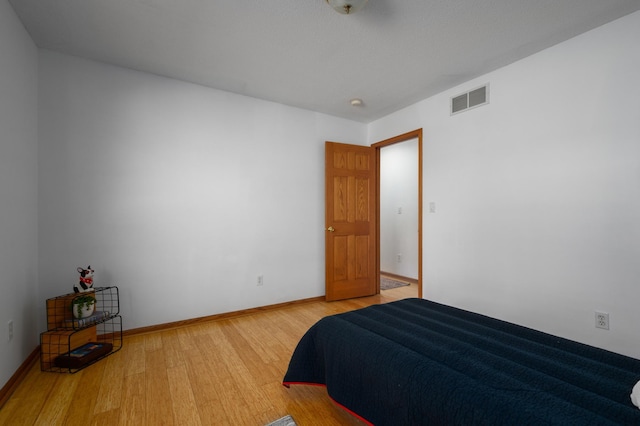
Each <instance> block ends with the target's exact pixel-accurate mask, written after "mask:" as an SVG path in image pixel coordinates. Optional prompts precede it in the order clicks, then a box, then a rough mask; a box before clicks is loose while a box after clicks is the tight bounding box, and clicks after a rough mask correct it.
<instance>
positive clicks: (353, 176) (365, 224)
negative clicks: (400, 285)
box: [325, 142, 378, 301]
mask: <svg viewBox="0 0 640 426" xmlns="http://www.w3.org/2000/svg"><path fill="white" fill-rule="evenodd" d="M375 175H376V168H375V150H374V149H373V148H371V147H368V146H360V145H347V144H341V143H335V142H327V143H326V145H325V222H326V228H325V236H326V237H325V268H326V300H328V301H331V300H340V299H349V298H352V297H362V296H370V295H372V294H376V293H377V292H378V280H377V276H376V275H377V274H376V271H377V265H376V261H377V258H376V220H375V219H376V218H375V215H376V201H375V194H376V191H375Z"/></svg>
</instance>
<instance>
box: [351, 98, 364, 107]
mask: <svg viewBox="0 0 640 426" xmlns="http://www.w3.org/2000/svg"><path fill="white" fill-rule="evenodd" d="M350 102H351V106H354V107H359V106H362V105H364V102H362V99H351V101H350Z"/></svg>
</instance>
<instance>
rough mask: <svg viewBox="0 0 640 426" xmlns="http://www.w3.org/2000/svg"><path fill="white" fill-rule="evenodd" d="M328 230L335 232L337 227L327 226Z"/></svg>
mask: <svg viewBox="0 0 640 426" xmlns="http://www.w3.org/2000/svg"><path fill="white" fill-rule="evenodd" d="M327 231H329V232H334V231H335V229H334V227H333V226H330V227H328V228H327Z"/></svg>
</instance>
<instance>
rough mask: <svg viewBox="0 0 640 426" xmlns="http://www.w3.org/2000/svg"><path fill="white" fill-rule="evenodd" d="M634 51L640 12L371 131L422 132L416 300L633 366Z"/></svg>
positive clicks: (639, 331)
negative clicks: (599, 320) (628, 360)
mask: <svg viewBox="0 0 640 426" xmlns="http://www.w3.org/2000/svg"><path fill="white" fill-rule="evenodd" d="M638 40H640V12H637V13H634V14H632V15H629V16H627V17H624V18H622V19H620V20H618V21H615V22H613V23H610V24H608V25H606V26H603V27H600V28H597V29H595V30H593V31H591V32H589V33H586V34H583V35H581V36H578V37H576V38H574V39H572V40H569V41H568V42H565V43H562V44H560V45H557V46H555V47H553V48H550V49H548V50H545V51H543V52H541V53H539V54H536V55H534V56H531V57H529V58H526V59H524V60H521V61H519V62H517V63H514V64H512V65H510V66H507V67H505V68H502V69H500V70H498V71H496V72H493V73H490V74H488V75H486V76H483V77H482V78H479V79H476V80H473V81H469V82H468V83H467V84H465V85H463V86H460V87H457V88H455V89H452V90H450V91H447V92H445V93H442V94H440V95H437V96H434V97H432V98H429V99H426V100H424V101H422V102H420V103H418V104H415V105H413V106H411V107H409V108H406V109H404V110H402V111H400V112H398V113H395V114H393V115H390V116H388V117H385V118H383V119H381V120H378V121H376V122H374V123H372V124H371V125H370V127H369V131H370V136H369V138H370V141H378V140H383V139H385V138H389V137H392V136H394V135H397V134H401V133H404V132H406V131H408V130H413V129H415V128H419V127H422V128H423V129H424V133H423V134H424V186H423V188H424V200H425V205H428V203H429V202H431V201H433V202H436V203H437V212H436V213H434V214H429V213H428V212H425V217H424V250H425V256H424V264H423V266H424V295H425V297H426V298H429V299H433V300H436V301H440V302H444V303H448V304H452V305H456V306H459V307H462V308H466V309H470V310H474V311H478V312H481V313H485V314H489V315H492V316H497V317H499V318H503V319H506V320H509V321H513V322H517V323H521V324H524V325H526V326H530V327H533V328H537V329H541V330H543V331H547V332H550V333H554V334H559V335H562V336H565V337H569V338H572V339H575V340H579V341H583V342H586V343H589V344H593V345H595V346H600V347H604V348H608V349H610V350H613V351H616V352H620V353H624V354H627V355H631V356H634V357H640V345H638V342H639V341H640V328H638V324H640V309H638V301H640V281H639V280H640V262H639V259H640V102H638V100H639V99H640V84H638V81H639V80H638V76H639V75H640V74H639V70H640V49H638ZM486 82H489V83H490V85H491V99H490V102H491V103H490V105H488V106H484V107H480V108H478V109H475V110H471V111H468V112H464V113H462V114H458V115H455V116H450V115H449V113H448V104H449V98H450V97H451V96H453V95H457V94H459V93H461V92H463V91H465V90H467V89H472V88H475V87H477V86H478V85H480V84H483V83H486ZM595 310H602V311H605V312H608V313H609V314H610V322H611V329H610V330H609V331H604V330H600V329H596V328H595V327H594V311H595Z"/></svg>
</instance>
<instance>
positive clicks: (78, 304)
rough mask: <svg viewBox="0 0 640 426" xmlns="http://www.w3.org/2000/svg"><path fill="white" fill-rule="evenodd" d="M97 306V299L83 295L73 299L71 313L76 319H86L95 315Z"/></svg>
mask: <svg viewBox="0 0 640 426" xmlns="http://www.w3.org/2000/svg"><path fill="white" fill-rule="evenodd" d="M95 306H96V298H95V297H93V296H92V295H90V294H82V295H80V296H76V297H74V298H73V301H72V302H71V311H72V312H73V316H74V318H78V319H79V318H86V317H88V316H91V314H93V310H94V309H95Z"/></svg>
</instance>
